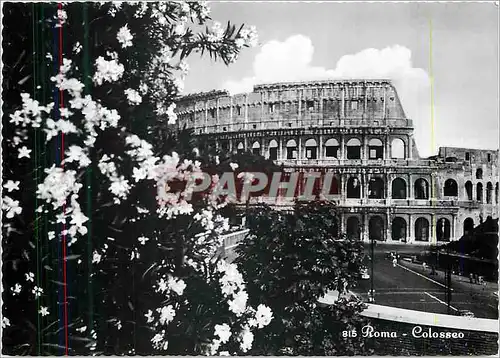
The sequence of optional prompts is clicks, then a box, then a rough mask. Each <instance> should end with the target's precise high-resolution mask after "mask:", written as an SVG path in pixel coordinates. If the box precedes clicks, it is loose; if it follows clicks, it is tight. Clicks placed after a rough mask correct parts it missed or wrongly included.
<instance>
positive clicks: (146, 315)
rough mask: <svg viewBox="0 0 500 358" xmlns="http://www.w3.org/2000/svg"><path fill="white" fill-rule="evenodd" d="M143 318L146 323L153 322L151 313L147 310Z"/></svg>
mask: <svg viewBox="0 0 500 358" xmlns="http://www.w3.org/2000/svg"><path fill="white" fill-rule="evenodd" d="M144 316H145V317H146V318H147V319H148V323H151V322H153V321H154V318H153V311H151V310H148V313H146V314H145V315H144Z"/></svg>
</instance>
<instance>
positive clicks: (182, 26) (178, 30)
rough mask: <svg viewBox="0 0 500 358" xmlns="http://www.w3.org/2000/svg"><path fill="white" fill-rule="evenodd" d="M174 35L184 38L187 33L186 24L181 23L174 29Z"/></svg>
mask: <svg viewBox="0 0 500 358" xmlns="http://www.w3.org/2000/svg"><path fill="white" fill-rule="evenodd" d="M174 33H175V34H176V35H178V36H182V35H184V34H185V33H186V22H185V21H179V22H178V23H177V24H176V25H175V27H174Z"/></svg>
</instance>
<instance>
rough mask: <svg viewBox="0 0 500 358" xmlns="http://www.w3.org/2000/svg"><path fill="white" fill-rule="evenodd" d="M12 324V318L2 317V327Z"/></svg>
mask: <svg viewBox="0 0 500 358" xmlns="http://www.w3.org/2000/svg"><path fill="white" fill-rule="evenodd" d="M9 326H10V320H9V319H8V318H7V317H5V316H3V317H2V328H6V327H9Z"/></svg>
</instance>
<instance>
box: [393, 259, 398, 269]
mask: <svg viewBox="0 0 500 358" xmlns="http://www.w3.org/2000/svg"><path fill="white" fill-rule="evenodd" d="M397 263H398V260H396V258H393V259H392V266H394V267H396V264H397Z"/></svg>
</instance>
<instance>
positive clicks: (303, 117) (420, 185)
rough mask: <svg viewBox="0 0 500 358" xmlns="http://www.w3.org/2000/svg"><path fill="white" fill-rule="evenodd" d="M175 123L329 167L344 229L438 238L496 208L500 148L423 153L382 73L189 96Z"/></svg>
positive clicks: (298, 165)
mask: <svg viewBox="0 0 500 358" xmlns="http://www.w3.org/2000/svg"><path fill="white" fill-rule="evenodd" d="M177 109H178V111H177V113H178V116H179V121H178V123H179V125H180V126H182V127H184V126H185V127H187V128H192V129H193V130H194V132H195V134H197V135H202V136H208V137H209V138H210V139H213V141H214V142H213V143H214V145H216V146H218V147H219V148H224V149H226V150H229V151H245V150H251V151H253V152H254V153H259V154H261V155H263V156H265V157H266V158H270V159H272V160H274V161H275V162H276V163H277V164H283V165H284V166H285V167H286V168H288V169H289V170H294V171H301V172H307V171H317V170H322V171H331V172H333V173H335V177H336V182H334V185H333V186H334V188H333V191H331V193H333V194H335V195H336V200H335V201H336V203H337V205H338V207H339V211H340V212H341V220H340V223H339V229H340V230H341V232H344V233H347V234H348V235H353V236H356V237H359V238H360V239H363V240H366V241H368V240H370V239H371V238H373V239H376V240H387V241H391V240H397V241H406V242H413V243H423V244H429V243H431V244H436V243H440V242H446V241H449V240H455V239H458V238H460V237H461V236H462V235H463V234H464V232H467V231H468V230H470V228H472V227H473V226H475V225H478V224H479V223H480V222H481V220H484V219H486V218H487V216H492V217H493V218H496V217H498V190H499V188H498V185H499V184H498V167H497V163H498V150H478V149H467V148H440V149H439V153H438V155H436V156H433V157H430V158H420V157H419V154H418V150H417V148H416V146H415V142H414V139H413V123H412V120H411V119H408V118H407V117H406V115H405V113H404V110H403V108H402V106H401V103H400V101H399V98H398V95H397V92H396V89H395V87H394V86H393V85H392V84H391V82H390V81H385V80H377V81H374V80H349V81H347V80H339V81H337V80H336V81H333V80H332V81H315V82H300V83H278V84H265V85H258V86H256V87H255V88H254V91H253V92H251V93H246V94H240V95H235V96H230V95H229V94H228V93H227V92H225V91H213V92H208V93H201V94H194V95H188V96H185V97H183V98H181V99H180V101H179V102H178V105H177Z"/></svg>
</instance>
